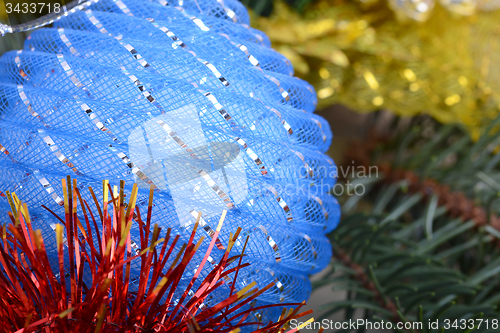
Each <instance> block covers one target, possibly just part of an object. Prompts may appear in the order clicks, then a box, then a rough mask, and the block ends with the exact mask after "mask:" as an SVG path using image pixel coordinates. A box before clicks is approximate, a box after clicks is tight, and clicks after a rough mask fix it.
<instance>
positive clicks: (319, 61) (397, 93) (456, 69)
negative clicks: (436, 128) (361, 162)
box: [255, 0, 500, 139]
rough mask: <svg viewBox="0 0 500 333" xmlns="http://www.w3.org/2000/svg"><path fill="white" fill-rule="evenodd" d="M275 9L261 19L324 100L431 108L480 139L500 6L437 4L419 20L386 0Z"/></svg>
mask: <svg viewBox="0 0 500 333" xmlns="http://www.w3.org/2000/svg"><path fill="white" fill-rule="evenodd" d="M401 3H405V4H410V3H412V4H417V1H414V2H410V1H409V2H401ZM418 3H426V2H425V1H420V2H418ZM429 6H430V5H429ZM273 13H274V14H273V16H271V17H270V18H256V20H255V22H256V26H257V27H258V28H259V29H261V30H263V31H266V32H267V33H268V35H269V37H270V38H271V40H272V42H273V45H274V46H275V48H276V49H277V50H279V51H280V52H281V53H283V54H285V55H286V56H287V57H288V58H289V59H291V60H292V61H293V63H294V66H295V68H296V70H297V73H298V75H299V76H300V77H302V78H304V79H306V80H308V81H309V82H311V83H312V84H313V85H314V87H315V88H316V90H317V91H318V100H319V106H320V107H325V106H328V105H332V104H335V103H342V104H345V105H347V106H349V107H351V108H352V109H354V110H359V111H362V112H365V111H374V110H378V109H380V108H384V109H388V110H390V111H392V112H395V113H396V114H398V115H401V116H414V115H417V114H421V113H427V114H430V115H432V116H433V117H434V118H436V119H437V120H439V121H440V122H445V123H450V122H460V123H463V124H465V125H466V126H467V127H468V128H469V130H470V131H471V134H472V135H473V137H474V138H476V139H477V138H478V137H479V135H480V133H481V129H482V128H483V127H484V126H485V125H487V124H489V123H490V122H491V120H492V119H494V118H496V116H497V115H498V110H499V106H500V93H499V92H500V86H499V84H500V81H499V80H498V75H497V73H498V71H499V69H500V59H499V58H498V54H500V53H499V43H498V42H497V41H498V33H499V31H498V27H497V26H498V25H497V22H498V20H499V19H500V11H490V12H477V13H476V14H475V15H472V16H458V15H456V14H454V13H452V12H450V11H449V10H447V9H446V8H444V7H443V6H441V5H439V4H436V5H435V6H434V9H433V10H432V12H431V13H430V16H429V18H428V20H427V21H426V22H415V21H413V20H408V19H406V20H399V19H398V18H397V17H396V16H395V13H394V11H393V10H392V8H391V7H390V6H389V5H388V4H387V3H386V2H385V1H378V2H377V1H375V2H368V3H361V2H345V1H340V0H339V1H333V2H331V1H330V2H328V1H318V2H315V3H313V5H311V6H310V7H308V9H307V11H306V12H305V13H304V15H302V16H301V15H299V14H298V13H297V12H295V11H293V10H292V9H290V8H289V7H287V6H285V5H284V4H282V3H279V2H277V3H276V9H275V11H274V12H273ZM289 22H294V24H290V23H289ZM457 41H460V42H457Z"/></svg>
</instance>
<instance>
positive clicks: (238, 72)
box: [0, 0, 339, 320]
mask: <svg viewBox="0 0 500 333" xmlns="http://www.w3.org/2000/svg"><path fill="white" fill-rule="evenodd" d="M93 2H94V3H92V4H91V5H90V6H87V7H85V8H81V10H75V11H72V13H71V14H69V15H67V16H64V15H63V16H60V17H55V18H51V21H54V22H53V27H52V28H43V29H39V30H36V31H34V32H33V33H32V34H31V35H30V37H29V38H28V39H27V40H26V42H25V47H24V49H23V50H20V51H13V52H8V53H6V54H4V55H3V56H2V58H1V59H0V77H1V79H0V82H1V83H0V91H1V92H0V95H1V96H2V100H1V104H0V114H1V120H0V145H1V146H0V151H1V153H2V155H1V156H2V158H1V159H0V191H2V193H4V194H3V195H1V194H0V199H1V204H2V206H1V207H2V209H3V210H4V211H6V210H9V209H10V206H9V204H8V200H7V197H6V195H5V193H6V191H7V190H10V191H15V193H16V194H17V196H19V197H22V198H24V200H26V202H27V204H28V206H29V207H30V211H31V214H32V216H31V220H32V224H33V227H34V228H39V229H41V231H42V235H43V238H44V240H48V239H51V236H52V235H53V234H54V230H56V220H55V219H54V217H53V216H52V215H51V214H49V213H48V212H47V211H46V210H45V209H43V208H40V204H43V205H44V206H46V207H48V208H49V209H51V210H53V211H54V212H61V211H62V206H63V202H64V200H63V197H64V196H63V189H62V187H61V186H60V185H59V180H60V179H61V178H64V177H65V176H66V175H71V176H73V177H76V178H77V179H78V185H77V189H78V190H79V191H80V192H82V193H87V192H86V191H83V189H84V188H86V187H88V186H89V185H93V184H94V185H95V184H100V182H101V180H102V179H107V180H109V182H110V184H111V185H117V184H118V182H119V180H125V181H126V183H125V184H126V185H124V190H125V191H127V190H128V191H129V192H130V191H131V189H132V184H133V183H134V182H136V183H137V184H138V186H139V189H138V192H137V198H136V206H137V207H138V209H139V211H141V212H142V214H143V215H144V214H146V212H147V207H148V204H149V193H150V191H153V192H154V193H155V201H154V206H153V209H152V210H151V211H150V213H151V214H152V218H153V219H154V220H155V221H157V223H158V224H159V225H160V226H161V227H162V228H164V229H166V228H171V230H172V233H173V234H176V235H180V240H179V242H186V243H187V242H188V239H189V237H190V234H191V229H192V225H193V224H194V222H195V221H196V219H197V218H198V215H199V214H201V216H200V217H199V225H200V228H199V231H198V232H197V233H196V238H195V241H198V239H200V237H201V236H202V235H203V236H205V237H207V239H206V240H205V241H203V242H202V243H201V244H202V245H201V249H202V252H204V250H203V249H205V250H206V249H207V247H208V246H209V244H210V240H213V239H216V240H215V246H216V250H214V251H213V252H212V253H211V255H210V257H209V262H211V263H212V264H215V263H216V262H217V261H218V260H220V259H221V258H222V256H223V255H224V253H225V249H226V248H225V246H224V244H228V242H229V240H230V238H231V237H232V236H231V235H230V231H233V230H236V229H237V228H238V227H241V228H242V231H241V233H240V237H239V238H237V239H236V240H235V245H234V246H233V249H234V250H235V251H239V252H238V253H241V251H242V248H243V246H244V239H245V238H246V237H249V240H248V245H247V248H246V251H245V253H246V255H247V257H246V261H247V262H248V263H251V264H252V265H251V268H250V269H248V270H245V271H244V272H243V271H242V272H240V274H239V277H238V280H237V282H236V285H237V286H238V287H239V288H240V287H241V288H243V287H244V286H246V285H249V284H250V283H252V282H256V283H257V285H258V286H259V287H260V288H263V287H264V286H267V285H268V284H269V283H273V288H271V289H269V290H267V291H266V292H265V293H263V294H262V295H260V296H259V297H258V298H256V303H255V304H253V305H255V306H258V305H259V304H269V303H279V302H285V303H286V302H295V303H296V302H302V301H303V300H305V299H307V298H308V295H309V293H310V289H311V287H310V283H309V281H308V278H307V275H308V274H311V273H314V272H318V271H319V270H321V269H322V268H323V267H325V266H326V265H327V263H328V262H329V260H330V255H331V247H330V244H329V242H328V240H327V238H326V237H325V236H324V234H325V233H327V232H329V231H330V230H332V229H333V228H335V226H336V224H337V222H338V219H339V208H338V203H337V201H336V200H335V199H334V198H333V197H331V196H330V195H329V194H328V191H329V190H330V189H331V188H332V186H333V185H334V183H335V178H336V168H335V165H334V163H333V161H332V160H331V159H330V158H329V157H327V156H326V155H324V154H323V153H324V152H325V151H326V150H327V149H328V146H329V144H330V141H331V132H330V129H329V126H328V123H327V122H326V121H325V120H324V119H322V118H321V117H319V116H316V115H314V114H313V113H312V112H313V111H314V109H315V105H316V95H315V93H314V90H313V88H312V87H311V86H310V85H309V84H307V83H306V82H304V81H302V80H300V79H297V78H294V77H293V76H292V75H293V68H292V65H291V64H290V62H289V61H288V60H287V59H286V58H285V57H283V56H282V55H280V54H278V53H277V52H275V51H273V50H272V49H271V48H270V47H269V46H270V42H269V39H268V38H267V37H266V36H265V35H264V34H263V33H261V32H259V31H257V30H254V29H252V28H250V27H249V26H248V23H249V17H248V14H247V11H246V10H245V8H244V7H243V6H242V5H241V4H240V3H239V2H238V1H233V0H231V1H228V0H224V1H222V0H218V1H215V0H205V1H201V0H197V1H194V0H192V1H180V0H179V1H173V2H167V1H164V0H158V1H145V0H143V1H137V0H101V1H98V2H97V1H93ZM41 24H42V25H43V24H44V23H43V22H42V23H41ZM7 30H8V29H7ZM12 30H14V29H12ZM94 187H95V188H99V187H97V186H94ZM102 196H103V192H102V191H96V192H90V194H82V197H83V199H85V200H87V201H88V202H93V201H95V200H94V199H95V198H101V197H102ZM223 211H227V215H226V217H225V226H226V228H225V229H223V230H222V231H221V232H220V234H219V235H218V236H216V231H215V230H216V227H217V223H218V221H219V220H220V218H221V214H222V212H223ZM0 213H1V212H0ZM0 215H2V214H0ZM3 215H5V214H3ZM79 219H80V221H83V220H84V219H83V217H79ZM81 232H82V231H81ZM130 233H131V241H130V242H131V247H132V249H133V250H134V251H135V252H136V253H140V251H141V247H140V245H139V244H141V242H140V240H141V231H140V230H139V228H138V227H137V226H135V225H133V226H132V227H131V231H130ZM45 247H46V248H47V252H48V253H49V254H51V253H52V254H53V256H52V257H49V259H50V262H51V263H52V265H55V267H58V258H57V256H56V253H57V251H56V244H55V243H52V244H50V243H47V242H46V243H45ZM202 259H203V258H198V260H199V261H201V260H202ZM193 260H196V258H195V259H193ZM195 262H196V261H195ZM140 273H141V270H140V267H132V268H131V278H132V277H133V276H136V277H138V276H139V275H140ZM209 273H210V270H208V269H206V268H205V269H204V270H203V271H202V272H201V273H200V278H204V277H205V276H207V274H209ZM134 274H135V275H134ZM189 281H190V279H187V278H186V279H185V280H182V281H180V282H179V283H180V284H179V286H180V288H188V285H189ZM132 285H134V283H132ZM141 287H143V286H140V285H137V283H136V284H135V287H134V288H141ZM220 297H221V298H217V297H214V298H213V299H211V300H208V301H207V305H210V302H212V304H215V303H217V302H218V301H220V300H222V299H223V298H222V297H223V296H222V294H221V296H220ZM276 313H278V314H280V313H281V312H280V311H279V310H277V312H276ZM265 319H266V318H265ZM267 319H269V318H267ZM267 319H266V320H267Z"/></svg>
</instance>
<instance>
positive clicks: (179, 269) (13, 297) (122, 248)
mask: <svg viewBox="0 0 500 333" xmlns="http://www.w3.org/2000/svg"><path fill="white" fill-rule="evenodd" d="M76 184H77V183H76V180H75V179H74V180H73V181H71V179H70V178H69V177H68V179H67V180H66V179H64V180H63V181H62V187H63V191H64V208H65V213H66V214H65V216H64V217H63V218H60V222H61V224H57V225H56V230H55V231H56V233H55V235H53V236H54V237H55V238H56V244H57V254H58V259H59V267H58V268H56V269H54V268H52V267H50V264H49V262H48V257H49V256H50V255H49V254H47V251H46V247H45V241H46V240H44V239H43V237H42V236H41V234H40V231H39V230H37V231H35V230H33V227H32V225H31V219H30V214H29V211H28V209H27V206H26V204H24V203H23V202H22V201H21V200H20V199H19V198H18V197H17V196H16V195H15V194H12V195H11V194H10V193H7V197H8V199H9V203H10V204H11V205H12V212H9V217H10V218H11V222H10V223H9V224H8V226H7V225H4V226H3V227H2V228H0V233H1V234H3V237H2V239H1V243H2V246H0V262H1V263H2V268H3V269H2V270H0V290H1V291H2V294H3V295H4V296H3V297H2V304H1V305H0V319H1V321H2V327H1V328H0V332H29V331H40V330H49V331H51V332H62V331H65V332H101V331H102V332H144V331H148V332H152V331H154V332H179V333H181V332H207V331H211V332H212V331H217V332H237V331H239V330H240V329H241V328H243V329H246V330H248V328H249V327H252V324H253V327H255V328H258V329H257V331H259V332H262V331H265V332H283V329H284V328H285V327H286V326H289V321H290V320H291V319H292V318H300V317H302V316H304V315H306V314H308V313H310V312H311V311H306V312H303V313H299V312H298V310H299V309H300V308H301V306H302V305H304V303H301V304H288V306H296V308H295V309H290V310H289V311H284V312H283V314H282V315H281V316H280V317H279V319H278V320H277V322H274V323H273V322H271V323H266V325H263V324H262V323H259V322H253V323H252V322H248V320H245V319H246V318H248V317H249V315H250V314H251V313H254V312H257V310H256V309H253V308H252V307H249V306H248V304H249V303H251V302H252V301H254V300H255V298H256V297H257V296H258V295H259V294H262V293H263V292H264V291H265V290H266V289H270V288H271V287H272V286H273V283H270V284H269V285H268V286H266V287H265V288H264V289H263V290H258V289H256V288H255V285H256V283H255V282H253V283H251V284H249V285H248V286H246V287H245V288H243V289H241V290H238V289H235V287H236V285H235V283H234V282H235V280H236V278H237V276H238V273H240V271H241V270H244V269H245V267H247V266H248V264H242V259H243V256H244V253H241V254H239V255H236V256H232V257H230V256H229V253H230V252H231V248H232V247H233V246H234V245H235V241H236V240H237V239H238V236H239V234H240V232H241V228H238V229H237V230H236V232H235V234H234V235H233V237H231V239H230V241H229V244H228V245H227V248H226V251H225V253H224V256H223V257H222V259H221V260H220V262H218V263H217V265H214V266H213V267H212V269H211V272H210V273H209V274H208V275H207V277H206V278H205V279H204V280H202V281H200V280H198V276H199V274H198V273H199V272H201V270H202V268H203V267H204V266H205V265H207V264H208V263H207V260H208V258H209V257H210V254H211V251H212V250H213V249H214V247H215V242H216V239H217V236H218V234H219V231H220V229H221V228H222V224H223V222H224V215H223V216H222V217H221V220H220V221H219V224H218V227H217V230H216V231H215V234H214V237H213V238H212V240H211V242H210V246H209V247H208V249H207V252H206V253H205V254H204V257H203V260H201V262H196V261H195V260H193V257H195V256H196V253H197V251H198V248H199V247H200V245H201V242H202V240H203V237H202V238H201V239H200V240H199V241H198V243H194V238H195V235H196V230H197V228H198V227H199V216H198V218H197V221H196V224H195V225H194V228H193V230H192V232H191V237H190V238H189V241H188V243H187V244H185V246H182V247H180V246H178V244H177V243H178V241H179V235H177V236H174V235H172V234H171V230H170V229H168V230H167V231H166V232H162V231H161V229H160V228H159V227H158V224H154V228H153V231H152V232H151V231H150V230H149V227H150V226H152V221H151V214H150V212H151V210H152V205H151V203H152V201H153V200H152V199H153V198H152V197H151V198H150V199H151V200H150V204H149V206H148V214H147V217H146V220H145V221H143V220H142V219H141V217H140V211H139V210H137V211H136V212H135V209H134V208H135V200H136V198H137V192H138V191H137V190H138V187H137V186H134V187H133V189H132V193H131V195H130V201H128V202H127V200H126V198H125V192H124V189H123V185H124V183H123V182H121V185H122V187H121V188H120V191H119V193H117V194H116V193H115V194H114V193H113V192H108V188H107V186H109V184H107V183H106V182H105V183H104V187H103V192H104V198H103V202H102V205H101V203H99V202H95V204H96V207H97V208H98V210H99V212H100V214H98V215H96V214H92V210H87V208H88V207H89V204H88V203H87V202H86V201H84V200H83V199H82V196H81V195H80V192H79V191H78V189H77V186H76ZM79 204H81V205H82V206H81V207H79ZM85 207H87V208H85ZM51 213H53V212H51ZM78 215H81V216H83V217H84V219H85V224H86V230H87V231H90V232H86V231H84V227H83V225H82V224H81V222H82V221H80V220H79V219H78V218H77V216H78ZM134 220H135V221H134ZM134 223H137V224H138V225H139V228H140V229H141V240H140V241H141V247H142V249H143V250H142V251H141V252H140V254H137V255H135V254H133V253H132V248H131V239H130V232H129V230H130V227H131V225H132V224H134ZM65 226H66V227H67V230H68V233H67V235H68V237H65V236H64V228H65ZM98 226H100V228H98ZM78 229H80V230H81V231H82V233H81V234H80V235H79V234H78ZM99 229H100V230H99ZM150 232H151V234H150ZM94 237H96V239H97V241H95V240H94ZM160 237H161V238H160ZM247 241H248V237H247V238H246V241H245V245H246V244H247ZM19 249H21V251H22V263H21V262H20V261H19V257H18V250H19ZM244 250H245V246H244V247H243V251H244ZM66 255H67V256H66ZM68 262H69V265H68ZM137 262H140V267H141V270H142V271H143V272H144V271H151V273H152V274H150V275H148V274H141V275H140V276H139V277H134V276H131V275H130V271H131V267H132V264H136V263H137ZM233 263H237V264H236V265H234V264H233ZM193 266H194V267H193ZM192 269H194V270H195V274H194V276H193V277H192V278H191V281H190V284H189V285H190V286H193V289H187V290H184V289H183V290H179V281H181V280H182V277H183V276H184V275H186V274H187V273H188V272H189V271H190V270H192ZM89 271H90V272H89ZM89 276H90V279H88V277H89ZM221 277H223V278H222V279H221ZM133 279H138V280H139V285H140V288H139V290H137V291H136V292H133V291H132V292H131V289H130V287H131V282H132V281H133ZM225 283H229V285H230V292H229V297H227V298H226V299H223V300H221V302H220V303H218V304H215V305H214V306H212V307H207V306H206V304H205V302H206V301H208V300H210V299H211V298H212V297H213V295H214V294H216V293H217V291H219V290H220V289H221V288H223V287H225V286H226V285H225ZM147 285H149V288H146V286H147ZM192 290H195V291H192ZM184 300H185V301H186V302H184ZM273 307H281V306H280V305H279V304H275V305H269V306H265V307H263V309H260V310H261V311H262V310H266V309H270V308H273ZM13 309H15V311H13ZM312 320H313V319H310V320H309V321H307V322H310V321H312ZM298 329H300V327H297V328H295V329H292V330H289V331H288V332H289V333H292V332H295V331H297V330H298Z"/></svg>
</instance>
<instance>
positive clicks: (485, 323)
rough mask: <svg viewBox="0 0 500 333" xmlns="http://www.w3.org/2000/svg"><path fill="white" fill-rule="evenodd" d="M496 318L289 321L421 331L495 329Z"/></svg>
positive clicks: (304, 325)
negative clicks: (395, 321) (421, 320)
mask: <svg viewBox="0 0 500 333" xmlns="http://www.w3.org/2000/svg"><path fill="white" fill-rule="evenodd" d="M499 325H500V322H499V320H498V319H473V318H471V319H454V320H451V319H436V320H430V319H429V320H427V322H420V321H414V322H410V321H406V322H403V321H400V322H397V323H393V322H391V321H385V320H380V321H373V320H368V319H350V320H348V321H334V320H330V319H323V320H321V321H312V320H309V321H305V322H302V321H299V320H298V319H292V320H291V321H290V328H291V329H308V330H319V329H324V330H361V329H363V330H373V329H375V330H413V331H415V330H419V331H421V330H422V329H423V328H424V326H425V328H426V330H431V329H432V330H437V329H444V330H450V329H462V330H470V331H472V330H476V329H486V330H489V329H492V330H497V329H498V328H499V327H500V326H499Z"/></svg>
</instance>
